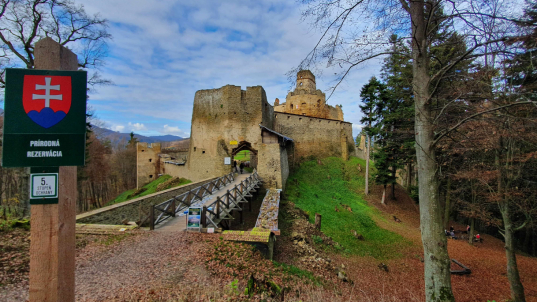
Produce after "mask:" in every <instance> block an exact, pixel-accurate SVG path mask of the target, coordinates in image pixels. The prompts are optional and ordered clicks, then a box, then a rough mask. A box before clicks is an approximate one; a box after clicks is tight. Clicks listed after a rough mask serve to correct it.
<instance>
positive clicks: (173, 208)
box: [171, 198, 175, 217]
mask: <svg viewBox="0 0 537 302" xmlns="http://www.w3.org/2000/svg"><path fill="white" fill-rule="evenodd" d="M171 214H172V217H175V198H174V199H173V200H172V213H171Z"/></svg>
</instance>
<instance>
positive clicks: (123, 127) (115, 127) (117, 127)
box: [110, 125, 125, 132]
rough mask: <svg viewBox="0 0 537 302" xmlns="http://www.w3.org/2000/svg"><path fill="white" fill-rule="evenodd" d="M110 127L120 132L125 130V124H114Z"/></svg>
mask: <svg viewBox="0 0 537 302" xmlns="http://www.w3.org/2000/svg"><path fill="white" fill-rule="evenodd" d="M110 129H111V130H113V131H117V132H121V131H123V130H125V126H122V125H116V126H112V127H110Z"/></svg>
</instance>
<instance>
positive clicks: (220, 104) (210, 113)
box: [187, 85, 274, 180]
mask: <svg viewBox="0 0 537 302" xmlns="http://www.w3.org/2000/svg"><path fill="white" fill-rule="evenodd" d="M273 121H274V109H273V107H272V106H271V105H270V104H269V103H268V102H267V97H266V94H265V90H264V89H263V87H261V86H255V87H247V88H246V90H241V87H239V86H232V85H227V86H224V87H222V88H219V89H209V90H199V91H197V92H196V96H195V98H194V109H193V113H192V130H191V140H190V149H189V158H188V160H187V167H188V170H189V172H188V176H189V177H188V178H189V179H191V180H198V179H204V178H209V177H216V176H219V175H224V174H226V173H229V172H231V169H232V166H231V165H225V164H224V158H225V157H231V154H232V152H233V148H236V147H237V145H232V144H231V142H232V141H237V142H239V143H240V142H248V143H250V145H251V148H252V149H254V150H257V151H258V150H259V148H260V147H259V146H260V144H261V143H262V140H261V129H260V128H259V124H261V125H264V126H266V127H269V128H272V125H273V123H274V122H273ZM258 156H260V157H261V155H259V154H258ZM260 172H261V171H260Z"/></svg>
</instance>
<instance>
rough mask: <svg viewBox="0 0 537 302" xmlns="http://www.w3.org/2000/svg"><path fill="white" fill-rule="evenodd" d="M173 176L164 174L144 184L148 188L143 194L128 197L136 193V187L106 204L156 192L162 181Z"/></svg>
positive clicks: (180, 184) (181, 183) (188, 181)
mask: <svg viewBox="0 0 537 302" xmlns="http://www.w3.org/2000/svg"><path fill="white" fill-rule="evenodd" d="M171 178H172V177H171V176H170V175H162V176H161V177H159V178H157V179H155V180H153V181H152V182H150V183H148V184H147V185H145V186H143V188H146V189H147V190H146V191H144V192H142V193H141V194H139V195H136V196H133V197H131V198H128V196H129V195H130V194H132V193H134V192H135V191H136V189H131V190H128V191H125V192H123V193H121V194H120V195H119V196H118V197H116V198H115V199H114V200H112V201H110V202H108V203H107V204H106V205H107V206H109V205H113V204H116V203H120V202H124V201H127V200H129V199H134V198H138V197H143V196H145V195H149V194H153V193H155V192H156V190H157V186H158V185H160V184H161V183H163V182H165V181H167V180H169V179H171ZM191 182H192V181H190V180H186V181H184V182H180V183H179V184H177V185H175V186H174V187H178V186H182V185H185V184H188V183H191ZM170 188H171V187H170ZM166 189H169V188H166Z"/></svg>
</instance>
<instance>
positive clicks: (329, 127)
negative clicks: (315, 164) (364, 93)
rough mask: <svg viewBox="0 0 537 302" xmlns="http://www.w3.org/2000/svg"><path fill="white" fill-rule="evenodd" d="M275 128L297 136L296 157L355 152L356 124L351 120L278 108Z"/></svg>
mask: <svg viewBox="0 0 537 302" xmlns="http://www.w3.org/2000/svg"><path fill="white" fill-rule="evenodd" d="M274 130H275V131H277V132H279V133H281V134H283V135H285V136H288V137H290V138H292V139H293V140H294V151H293V157H294V160H295V161H303V160H305V159H307V158H308V157H310V156H313V157H317V158H323V157H330V156H335V157H344V156H345V153H347V155H354V154H355V145H354V140H353V138H352V137H353V136H352V124H351V123H348V122H342V121H338V120H329V119H321V118H315V117H308V116H300V115H294V114H288V113H279V112H276V113H275V120H274ZM342 137H344V139H345V141H346V144H345V143H343V142H342ZM344 148H347V152H345V150H344ZM349 149H350V150H349ZM349 151H350V152H349Z"/></svg>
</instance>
